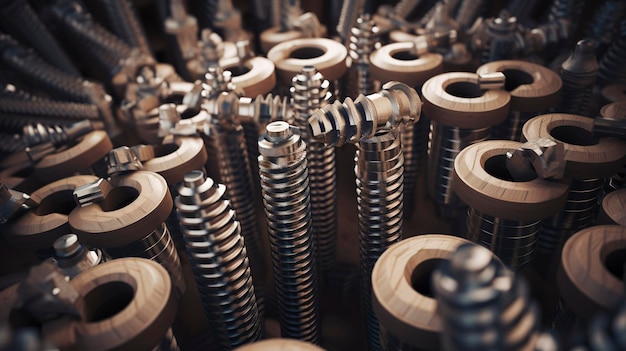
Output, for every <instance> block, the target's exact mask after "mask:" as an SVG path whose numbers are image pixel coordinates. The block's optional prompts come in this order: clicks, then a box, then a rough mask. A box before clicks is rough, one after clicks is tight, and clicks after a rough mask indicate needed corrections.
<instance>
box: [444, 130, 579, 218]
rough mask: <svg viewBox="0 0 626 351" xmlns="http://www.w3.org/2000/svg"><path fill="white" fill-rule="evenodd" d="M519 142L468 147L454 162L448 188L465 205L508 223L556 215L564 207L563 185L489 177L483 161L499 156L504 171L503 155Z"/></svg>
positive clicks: (519, 144) (503, 141) (490, 142)
mask: <svg viewBox="0 0 626 351" xmlns="http://www.w3.org/2000/svg"><path fill="white" fill-rule="evenodd" d="M521 145H522V143H520V142H517V141H510V140H489V141H482V142H479V143H475V144H472V145H470V146H468V147H466V148H464V149H463V150H461V152H460V153H459V154H458V155H457V157H456V158H455V159H454V175H453V177H454V178H453V181H452V186H453V190H454V192H455V193H456V194H457V195H458V196H459V198H460V199H461V200H463V202H465V203H466V204H467V205H468V206H470V207H472V208H474V209H476V210H478V211H480V212H483V213H486V214H489V215H492V216H494V217H499V218H506V219H511V220H520V221H522V220H537V219H541V218H546V217H549V216H551V215H554V214H556V213H558V212H559V211H560V210H561V209H562V208H563V205H564V204H565V201H566V199H567V193H568V186H567V185H566V184H562V183H558V182H553V181H547V180H544V179H540V178H536V179H533V180H531V181H525V182H515V181H512V180H505V179H501V178H498V177H496V176H493V175H491V174H490V173H489V172H488V171H487V170H486V169H485V165H486V162H487V160H489V159H490V158H492V157H494V156H501V157H503V158H504V159H503V160H502V165H501V167H503V168H504V170H506V164H505V159H506V153H507V152H509V151H515V150H516V149H518V148H519V147H520V146H521Z"/></svg>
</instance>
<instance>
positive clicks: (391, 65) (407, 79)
mask: <svg viewBox="0 0 626 351" xmlns="http://www.w3.org/2000/svg"><path fill="white" fill-rule="evenodd" d="M412 48H413V43H408V42H403V43H392V44H388V45H385V46H383V47H381V48H380V49H378V50H376V51H374V52H372V54H371V55H370V64H371V65H370V71H371V73H372V77H373V78H374V79H376V80H379V81H380V82H381V83H386V82H389V81H392V80H393V81H398V82H402V83H405V84H408V85H410V86H412V87H419V86H421V85H422V84H424V82H425V81H426V80H428V79H429V78H431V77H432V76H434V75H437V74H439V73H442V72H443V57H442V56H441V55H440V54H435V53H426V54H423V55H419V57H415V58H412V59H407V60H405V59H399V58H396V56H397V55H410V54H411V49H412Z"/></svg>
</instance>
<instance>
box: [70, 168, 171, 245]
mask: <svg viewBox="0 0 626 351" xmlns="http://www.w3.org/2000/svg"><path fill="white" fill-rule="evenodd" d="M111 184H112V185H113V187H114V188H122V187H129V188H132V189H135V190H136V191H137V192H138V194H139V195H138V196H137V198H136V199H134V200H133V201H132V202H130V203H129V204H127V205H126V206H124V207H122V208H119V209H114V210H110V211H105V210H104V209H103V203H96V204H93V205H89V206H85V207H77V208H75V209H74V210H73V211H72V212H71V213H70V215H69V223H70V226H71V227H72V229H73V230H74V232H75V233H76V234H77V235H78V236H79V238H80V240H81V242H84V243H85V244H88V245H93V246H94V247H100V248H110V247H119V246H123V245H127V244H129V243H132V242H134V241H137V240H139V239H141V238H143V237H145V236H146V235H148V234H150V233H151V232H152V231H153V230H155V229H157V228H158V227H159V226H160V225H161V224H162V223H163V222H164V221H165V219H166V218H167V216H168V215H169V213H170V212H171V210H172V206H173V200H172V196H171V195H170V192H169V190H168V188H167V182H166V181H165V179H163V177H162V176H160V175H158V174H156V173H153V172H146V171H137V172H133V173H130V174H128V175H124V176H120V177H116V178H113V179H112V180H111ZM113 191H115V189H114V190H113ZM105 201H106V199H105Z"/></svg>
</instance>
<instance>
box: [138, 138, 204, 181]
mask: <svg viewBox="0 0 626 351" xmlns="http://www.w3.org/2000/svg"><path fill="white" fill-rule="evenodd" d="M168 146H172V147H175V150H174V151H173V152H170V153H168V154H164V155H161V156H157V157H154V158H153V159H150V160H148V161H145V162H144V163H143V170H144V171H150V172H155V173H158V174H160V175H161V176H163V178H165V180H167V182H168V183H169V184H170V185H175V184H177V183H179V182H182V181H183V177H184V176H185V174H187V173H189V172H191V171H193V170H197V169H202V167H204V164H205V163H206V160H207V157H208V156H207V152H206V149H205V147H204V142H203V141H202V138H200V137H186V136H178V137H175V138H174V140H173V145H172V144H170V145H167V144H166V145H163V146H161V145H160V146H155V152H156V153H158V152H159V151H158V150H159V148H162V149H167V147H168Z"/></svg>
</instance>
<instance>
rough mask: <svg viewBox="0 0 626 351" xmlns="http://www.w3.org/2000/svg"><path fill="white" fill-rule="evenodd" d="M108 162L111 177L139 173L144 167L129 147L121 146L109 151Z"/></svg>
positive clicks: (108, 172) (108, 171)
mask: <svg viewBox="0 0 626 351" xmlns="http://www.w3.org/2000/svg"><path fill="white" fill-rule="evenodd" d="M106 161H107V174H108V175H109V176H112V175H118V174H121V173H125V172H129V171H137V170H140V169H141V168H142V167H143V165H142V164H141V161H139V158H138V157H137V155H135V153H134V152H133V151H132V150H131V148H129V147H128V146H120V147H117V148H115V149H113V150H111V151H109V155H108V156H107V157H106Z"/></svg>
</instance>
